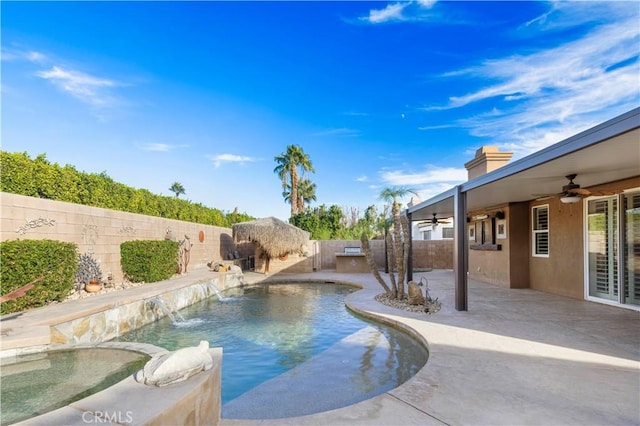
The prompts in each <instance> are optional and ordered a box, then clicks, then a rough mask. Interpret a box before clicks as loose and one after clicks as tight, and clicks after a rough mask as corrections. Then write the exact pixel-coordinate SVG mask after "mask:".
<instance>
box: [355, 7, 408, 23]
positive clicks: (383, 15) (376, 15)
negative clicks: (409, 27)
mask: <svg viewBox="0 0 640 426" xmlns="http://www.w3.org/2000/svg"><path fill="white" fill-rule="evenodd" d="M408 5H409V3H393V4H388V5H387V6H386V7H385V8H384V9H378V10H374V9H372V10H370V11H369V16H366V17H363V18H360V19H362V20H365V21H368V22H369V23H371V24H381V23H383V22H388V21H401V20H403V16H402V11H403V10H404V8H405V7H407V6H408Z"/></svg>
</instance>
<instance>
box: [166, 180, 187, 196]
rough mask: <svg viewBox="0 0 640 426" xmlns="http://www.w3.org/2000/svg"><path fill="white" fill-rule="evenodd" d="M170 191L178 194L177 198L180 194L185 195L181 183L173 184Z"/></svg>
mask: <svg viewBox="0 0 640 426" xmlns="http://www.w3.org/2000/svg"><path fill="white" fill-rule="evenodd" d="M169 191H171V192H173V193H175V194H176V198H178V196H180V194H185V193H186V192H185V191H184V186H182V184H181V183H180V182H173V184H172V185H171V186H170V187H169Z"/></svg>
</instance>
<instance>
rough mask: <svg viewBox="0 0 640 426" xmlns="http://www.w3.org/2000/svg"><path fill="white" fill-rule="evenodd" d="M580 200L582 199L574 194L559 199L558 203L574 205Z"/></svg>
mask: <svg viewBox="0 0 640 426" xmlns="http://www.w3.org/2000/svg"><path fill="white" fill-rule="evenodd" d="M580 200H582V197H580V196H579V195H574V194H571V195H567V196H565V197H562V198H560V202H562V203H564V204H575V203H579V202H580Z"/></svg>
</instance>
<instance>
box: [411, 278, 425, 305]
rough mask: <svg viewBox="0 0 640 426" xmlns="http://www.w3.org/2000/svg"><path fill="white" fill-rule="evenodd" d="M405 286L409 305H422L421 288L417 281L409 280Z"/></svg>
mask: <svg viewBox="0 0 640 426" xmlns="http://www.w3.org/2000/svg"><path fill="white" fill-rule="evenodd" d="M407 286H408V288H409V291H408V296H407V302H408V303H409V304H410V305H424V296H423V295H422V290H421V289H420V286H419V285H418V283H417V282H415V281H409V284H408V285H407Z"/></svg>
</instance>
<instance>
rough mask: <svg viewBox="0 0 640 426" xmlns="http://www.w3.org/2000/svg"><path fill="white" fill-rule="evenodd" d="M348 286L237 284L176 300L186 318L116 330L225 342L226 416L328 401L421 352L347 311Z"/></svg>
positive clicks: (383, 382)
mask: <svg viewBox="0 0 640 426" xmlns="http://www.w3.org/2000/svg"><path fill="white" fill-rule="evenodd" d="M353 291H355V289H354V288H353V287H350V286H344V285H336V284H325V283H317V284H313V283H311V284H269V285H261V286H256V287H247V288H240V289H233V290H232V291H231V292H229V291H227V292H225V293H224V294H225V296H227V297H226V298H225V299H224V300H218V299H217V298H216V297H212V298H209V299H206V300H204V301H202V302H199V303H197V304H195V305H192V306H190V307H188V308H185V309H183V310H181V311H180V313H181V315H182V317H184V321H178V322H176V323H173V322H172V321H171V320H170V319H168V318H164V319H162V320H159V321H156V322H154V323H152V324H149V325H147V326H144V327H142V328H140V329H137V330H134V331H132V332H130V333H127V334H125V335H123V336H121V337H119V339H118V340H121V341H137V342H145V343H152V344H154V345H157V346H161V347H164V348H166V349H169V350H175V349H179V348H183V347H187V346H196V345H198V343H199V342H200V340H207V341H209V344H210V346H212V347H214V346H221V347H223V363H222V403H223V417H226V418H254V419H259V418H280V417H290V416H299V415H305V414H311V413H314V412H319V411H326V410H329V409H334V408H339V407H342V406H346V405H350V404H353V403H355V402H358V401H361V400H364V399H367V398H370V397H372V396H375V395H377V394H380V393H383V392H385V391H387V390H390V389H393V388H395V387H397V386H399V385H400V384H402V383H403V382H405V381H406V380H408V379H409V378H410V377H412V376H413V375H414V374H415V373H416V372H417V371H418V370H419V369H420V368H421V367H422V366H423V365H424V364H425V362H426V360H427V351H426V349H425V348H424V346H423V345H421V344H419V343H418V342H416V341H415V340H414V339H412V338H410V337H409V336H408V335H407V334H406V333H404V332H402V331H399V330H396V329H394V328H391V327H387V326H384V325H381V324H377V323H373V322H369V321H366V320H364V319H362V318H360V317H358V316H356V315H354V314H353V313H351V312H350V311H348V310H347V309H346V307H345V304H344V298H345V296H347V295H348V294H349V293H351V292H353ZM309 399H312V400H313V402H312V403H310V401H309ZM272 400H273V401H272Z"/></svg>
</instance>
